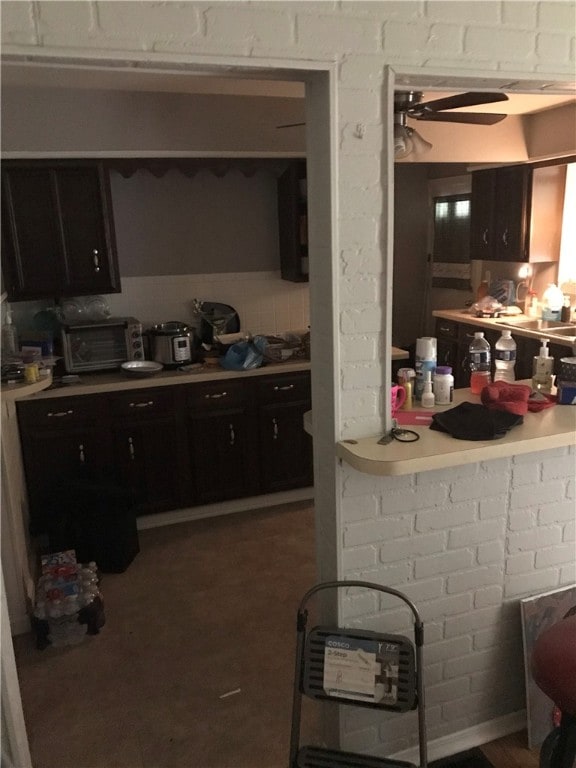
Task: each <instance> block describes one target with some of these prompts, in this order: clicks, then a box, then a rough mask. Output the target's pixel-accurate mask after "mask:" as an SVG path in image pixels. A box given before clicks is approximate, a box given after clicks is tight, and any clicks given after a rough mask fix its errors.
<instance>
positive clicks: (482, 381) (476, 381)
mask: <svg viewBox="0 0 576 768" xmlns="http://www.w3.org/2000/svg"><path fill="white" fill-rule="evenodd" d="M468 355H469V357H470V391H471V392H472V394H473V395H479V394H480V392H481V391H482V388H483V387H485V386H486V385H487V384H490V361H491V360H490V344H489V343H488V341H487V340H486V339H485V338H484V332H483V331H476V332H475V333H474V338H473V339H472V341H471V342H470V346H469V347H468Z"/></svg>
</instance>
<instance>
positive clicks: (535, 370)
mask: <svg viewBox="0 0 576 768" xmlns="http://www.w3.org/2000/svg"><path fill="white" fill-rule="evenodd" d="M549 341H550V339H542V346H541V347H540V354H539V355H536V356H535V357H534V360H533V362H532V387H533V388H534V389H536V390H538V391H539V392H544V393H545V394H550V392H551V391H552V375H553V373H554V358H553V357H550V350H549V349H548V342H549Z"/></svg>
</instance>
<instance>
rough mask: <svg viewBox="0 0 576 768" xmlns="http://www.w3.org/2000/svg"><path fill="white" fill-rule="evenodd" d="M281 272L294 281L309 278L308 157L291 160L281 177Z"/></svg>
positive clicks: (303, 280) (283, 276) (283, 275)
mask: <svg viewBox="0 0 576 768" xmlns="http://www.w3.org/2000/svg"><path fill="white" fill-rule="evenodd" d="M278 236H279V247H280V273H281V275H282V279H283V280H290V281H291V282H293V283H302V282H307V281H308V200H307V192H306V161H304V160H297V161H294V162H293V163H291V164H290V165H289V166H288V168H287V169H286V170H285V171H284V173H282V175H281V176H280V177H279V178H278Z"/></svg>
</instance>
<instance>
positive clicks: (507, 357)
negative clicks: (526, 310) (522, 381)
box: [494, 331, 516, 383]
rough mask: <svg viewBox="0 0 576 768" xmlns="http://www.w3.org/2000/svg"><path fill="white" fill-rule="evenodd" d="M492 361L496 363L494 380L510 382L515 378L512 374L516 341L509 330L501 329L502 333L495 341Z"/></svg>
mask: <svg viewBox="0 0 576 768" xmlns="http://www.w3.org/2000/svg"><path fill="white" fill-rule="evenodd" d="M494 363H495V365H496V371H495V373H494V381H508V382H510V383H512V382H514V381H515V380H516V377H515V376H514V365H515V364H516V342H515V341H514V339H513V338H512V332H511V331H502V335H501V336H500V338H499V339H498V341H497V342H496V346H495V347H494Z"/></svg>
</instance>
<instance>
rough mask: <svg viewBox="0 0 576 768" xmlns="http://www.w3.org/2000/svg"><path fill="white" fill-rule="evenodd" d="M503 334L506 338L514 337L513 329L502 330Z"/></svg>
mask: <svg viewBox="0 0 576 768" xmlns="http://www.w3.org/2000/svg"><path fill="white" fill-rule="evenodd" d="M502 336H503V337H504V338H505V339H511V338H512V331H506V330H504V331H502Z"/></svg>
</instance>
